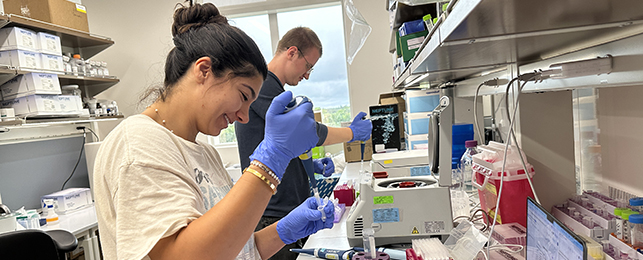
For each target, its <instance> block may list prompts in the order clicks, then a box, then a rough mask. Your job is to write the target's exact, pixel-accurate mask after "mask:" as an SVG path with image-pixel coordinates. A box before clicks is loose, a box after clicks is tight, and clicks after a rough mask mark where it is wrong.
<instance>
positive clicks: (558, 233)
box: [527, 198, 587, 260]
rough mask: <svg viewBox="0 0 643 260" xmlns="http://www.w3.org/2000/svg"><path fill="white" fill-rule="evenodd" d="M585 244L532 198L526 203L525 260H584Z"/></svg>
mask: <svg viewBox="0 0 643 260" xmlns="http://www.w3.org/2000/svg"><path fill="white" fill-rule="evenodd" d="M586 252H587V250H586V249H585V242H584V241H583V240H582V239H581V238H580V237H578V236H577V235H576V234H574V232H572V231H570V230H569V229H568V228H567V227H566V226H565V225H563V224H562V223H561V222H560V221H558V220H557V219H556V218H554V216H552V215H551V214H549V212H547V211H546V210H545V209H543V207H542V206H540V205H539V204H538V203H537V202H535V201H534V200H533V199H532V198H528V201H527V260H584V259H586Z"/></svg>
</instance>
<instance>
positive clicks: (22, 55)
mask: <svg viewBox="0 0 643 260" xmlns="http://www.w3.org/2000/svg"><path fill="white" fill-rule="evenodd" d="M0 64H2V65H9V66H12V67H17V68H29V69H42V63H41V60H40V53H38V52H33V51H26V50H8V51H0Z"/></svg>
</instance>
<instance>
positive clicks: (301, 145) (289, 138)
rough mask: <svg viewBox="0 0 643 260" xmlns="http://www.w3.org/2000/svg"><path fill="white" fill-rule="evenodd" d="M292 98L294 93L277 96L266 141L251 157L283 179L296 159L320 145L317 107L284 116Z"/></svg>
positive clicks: (268, 119) (304, 107)
mask: <svg viewBox="0 0 643 260" xmlns="http://www.w3.org/2000/svg"><path fill="white" fill-rule="evenodd" d="M291 99H292V92H290V91H286V92H284V93H281V94H279V95H278V96H276V97H275V98H274V99H273V100H272V103H271V104H270V107H269V108H268V111H267V112H266V129H265V134H264V138H263V141H261V143H259V145H258V146H257V148H256V149H255V151H254V152H253V153H252V155H250V161H252V160H257V161H260V162H261V163H263V164H264V165H266V166H267V167H268V168H270V169H271V170H272V171H273V172H275V174H276V175H277V177H278V178H279V179H280V180H281V178H282V177H283V175H284V172H285V171H286V167H287V166H288V163H289V162H290V160H291V159H292V158H295V157H297V156H299V155H300V154H302V153H303V152H305V151H307V150H310V149H312V148H313V147H315V145H316V144H317V141H318V140H319V137H317V130H316V123H315V115H314V114H313V104H312V103H310V102H306V103H303V104H301V105H300V106H298V107H296V108H295V109H293V110H291V111H290V112H288V113H284V109H285V108H286V105H287V104H288V103H290V101H291Z"/></svg>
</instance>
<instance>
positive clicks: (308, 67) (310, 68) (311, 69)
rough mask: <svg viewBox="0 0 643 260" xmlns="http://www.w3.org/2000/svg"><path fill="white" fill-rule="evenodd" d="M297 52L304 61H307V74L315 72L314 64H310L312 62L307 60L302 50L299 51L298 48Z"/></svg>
mask: <svg viewBox="0 0 643 260" xmlns="http://www.w3.org/2000/svg"><path fill="white" fill-rule="evenodd" d="M295 47H297V46H295ZM297 50H298V51H299V53H300V54H301V57H303V58H304V61H306V69H308V71H307V72H306V73H308V74H310V73H311V72H313V69H314V68H313V64H310V62H308V60H307V59H306V56H304V53H303V52H302V51H301V49H299V47H297Z"/></svg>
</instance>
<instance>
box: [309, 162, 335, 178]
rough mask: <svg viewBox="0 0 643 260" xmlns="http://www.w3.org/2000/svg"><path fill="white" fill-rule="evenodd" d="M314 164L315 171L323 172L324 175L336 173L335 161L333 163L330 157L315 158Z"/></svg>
mask: <svg viewBox="0 0 643 260" xmlns="http://www.w3.org/2000/svg"><path fill="white" fill-rule="evenodd" d="M313 166H315V173H319V174H323V175H324V177H328V176H331V175H333V173H335V163H333V159H331V158H328V157H324V158H321V159H314V160H313ZM324 166H326V167H324Z"/></svg>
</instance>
